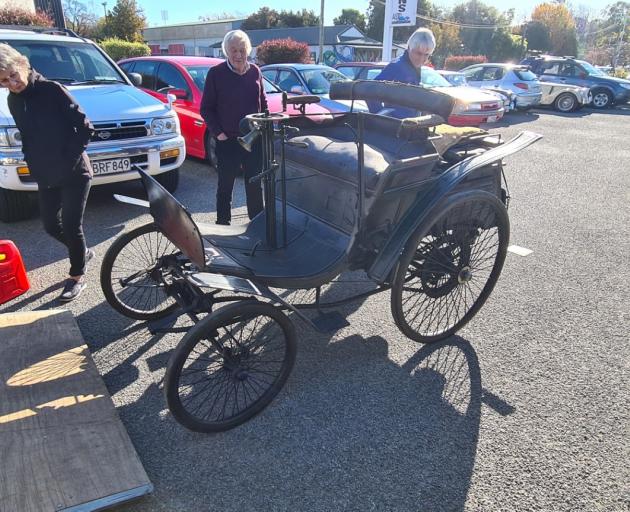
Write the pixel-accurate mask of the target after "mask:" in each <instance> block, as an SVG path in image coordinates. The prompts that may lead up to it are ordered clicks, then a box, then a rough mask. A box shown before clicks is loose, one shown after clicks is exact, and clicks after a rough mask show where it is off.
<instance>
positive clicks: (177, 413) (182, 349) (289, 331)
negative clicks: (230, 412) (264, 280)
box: [164, 300, 297, 433]
mask: <svg viewBox="0 0 630 512" xmlns="http://www.w3.org/2000/svg"><path fill="white" fill-rule="evenodd" d="M247 314H252V315H253V316H254V317H255V316H259V315H265V316H269V317H271V318H273V319H274V320H275V321H276V322H278V324H279V325H280V327H281V328H282V330H283V331H284V334H285V340H286V345H285V346H286V358H285V360H284V361H283V364H282V367H281V375H280V377H279V378H278V380H276V381H275V382H274V383H273V385H272V386H271V387H270V388H268V389H267V391H265V393H264V394H263V395H262V396H261V397H260V398H259V399H258V400H257V401H256V402H254V403H253V404H252V405H251V406H250V407H248V408H247V409H245V410H244V411H242V412H241V413H240V414H239V415H237V416H235V417H234V418H232V419H230V420H228V421H222V422H212V423H208V422H206V423H204V422H202V421H199V420H197V419H196V418H195V417H193V416H192V415H190V414H189V413H188V412H187V411H186V410H185V408H184V407H183V406H182V404H181V401H180V399H179V394H178V384H179V377H180V374H181V370H182V367H183V365H184V364H185V362H186V359H187V358H188V355H189V354H190V352H191V351H192V350H193V349H194V348H195V346H196V345H197V343H198V342H199V340H201V339H206V338H207V333H208V332H213V331H215V330H216V329H217V328H218V327H219V326H220V325H222V324H225V323H226V322H227V321H229V320H230V319H232V318H235V317H240V316H243V315H247ZM296 339H297V336H296V333H295V327H294V326H293V323H292V322H291V320H290V319H289V318H288V317H287V316H286V315H285V314H284V313H283V312H282V310H281V309H280V308H277V307H275V306H272V305H271V304H268V303H266V302H259V301H257V300H247V301H240V302H235V303H232V304H229V305H227V306H225V307H223V308H221V309H219V310H217V311H215V312H214V313H212V314H210V315H208V316H207V317H205V318H204V319H203V320H201V321H200V322H198V323H196V324H195V325H194V326H193V327H192V328H191V329H190V330H189V331H188V332H187V333H186V335H185V336H184V337H183V338H182V340H181V341H180V342H179V343H178V344H177V346H176V347H175V350H174V351H173V354H172V355H171V358H170V359H169V362H168V365H167V368H166V374H165V375H164V393H165V395H166V402H167V404H168V408H169V410H170V411H171V414H172V415H173V417H174V418H175V420H176V421H177V422H179V423H180V424H182V425H183V426H184V427H186V428H188V429H190V430H193V431H195V432H206V433H207V432H223V431H225V430H229V429H231V428H234V427H236V426H238V425H240V424H242V423H244V422H246V421H247V420H249V419H250V418H252V417H253V416H255V415H256V414H258V413H259V412H261V411H262V410H263V409H264V408H265V407H266V406H267V405H269V403H270V402H271V401H272V400H273V399H274V398H275V397H276V395H277V394H278V393H279V392H280V390H281V389H282V387H283V386H284V384H285V382H286V381H287V379H288V378H289V375H290V374H291V370H292V369H293V365H294V363H295V354H296V351H297V343H296Z"/></svg>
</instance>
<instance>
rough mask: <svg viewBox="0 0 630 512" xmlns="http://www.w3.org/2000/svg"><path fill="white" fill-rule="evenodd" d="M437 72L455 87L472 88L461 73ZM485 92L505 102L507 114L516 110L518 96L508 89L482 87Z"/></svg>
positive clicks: (441, 70)
mask: <svg viewBox="0 0 630 512" xmlns="http://www.w3.org/2000/svg"><path fill="white" fill-rule="evenodd" d="M437 72H438V73H439V74H440V75H442V76H443V77H444V78H446V80H448V82H449V83H450V84H452V85H455V86H458V87H460V86H469V87H471V86H470V84H469V83H468V80H466V75H464V73H462V72H460V71H450V70H446V69H438V70H437ZM482 89H483V90H485V91H488V92H490V93H491V94H494V95H495V96H496V97H497V98H499V99H500V100H501V101H502V102H503V109H504V110H505V113H506V114H507V113H508V112H510V111H511V110H514V108H516V107H515V103H516V95H515V94H514V93H513V92H512V91H509V90H507V89H501V88H500V87H482Z"/></svg>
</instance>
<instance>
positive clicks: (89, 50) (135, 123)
mask: <svg viewBox="0 0 630 512" xmlns="http://www.w3.org/2000/svg"><path fill="white" fill-rule="evenodd" d="M0 42H3V43H8V44H10V45H11V46H13V47H14V48H15V49H17V50H18V51H19V52H21V53H22V54H24V55H26V56H27V57H28V58H29V61H30V62H31V65H32V67H33V68H34V69H35V70H37V71H38V72H39V73H41V74H42V75H43V76H45V77H46V78H48V79H50V80H55V81H57V82H59V83H61V84H63V85H64V86H65V87H67V88H68V90H69V91H70V93H71V94H72V96H73V97H74V98H76V100H77V102H78V103H79V104H80V105H81V107H82V108H83V110H84V111H85V113H86V114H87V116H88V118H89V119H90V121H92V123H93V124H94V128H95V133H94V135H93V137H92V140H91V142H90V144H89V145H88V148H87V153H88V156H89V157H90V160H91V162H92V167H93V169H94V180H93V184H94V185H102V184H105V183H117V182H121V181H127V180H134V179H137V178H138V177H139V176H138V173H137V172H134V171H132V170H131V165H132V164H136V165H138V166H140V167H141V168H143V169H144V170H145V171H147V172H148V173H149V174H152V175H154V176H156V178H157V179H158V180H159V181H160V182H161V183H162V184H163V185H164V186H165V187H166V188H167V189H169V190H171V191H173V190H175V189H176V188H177V184H178V181H179V167H180V165H181V164H182V163H183V161H184V158H185V157H186V149H185V143H184V139H183V137H182V135H181V132H180V127H179V120H178V118H177V114H176V113H175V110H173V109H171V107H170V104H164V103H162V102H161V101H159V100H157V99H155V98H153V97H152V96H150V95H148V94H146V93H145V92H143V91H141V90H140V89H137V88H136V87H134V85H139V77H138V76H131V77H128V76H127V75H125V73H123V72H122V71H121V70H120V68H119V67H118V66H117V65H116V64H115V63H114V62H113V61H112V60H111V59H110V58H109V57H108V56H107V54H106V53H105V52H104V51H103V50H101V49H100V48H99V47H98V46H97V45H96V44H95V43H94V42H92V41H89V40H87V39H83V38H80V37H77V36H75V35H56V34H44V33H40V32H36V31H33V30H29V29H28V27H27V28H26V29H24V30H21V29H20V30H10V29H0ZM132 80H133V82H132ZM7 94H8V91H7V90H6V89H0V221H4V222H12V221H16V220H21V219H24V218H27V217H29V216H30V215H31V214H32V211H33V206H34V201H33V197H32V196H33V194H32V192H34V191H36V190H37V184H36V183H35V181H34V180H33V178H32V176H31V175H30V173H29V169H28V166H27V165H26V163H25V162H24V156H23V154H22V151H21V141H20V133H19V131H18V130H17V128H16V127H15V122H14V121H13V118H12V117H11V114H10V113H9V109H8V107H7V101H6V97H7ZM29 193H30V194H29Z"/></svg>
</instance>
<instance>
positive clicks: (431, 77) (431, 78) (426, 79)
mask: <svg viewBox="0 0 630 512" xmlns="http://www.w3.org/2000/svg"><path fill="white" fill-rule="evenodd" d="M420 81H421V82H422V85H425V86H427V87H453V85H452V84H451V83H449V81H448V80H447V79H446V78H444V77H443V76H442V75H440V74H439V73H438V72H437V71H435V69H433V68H429V67H427V66H422V71H421V73H420Z"/></svg>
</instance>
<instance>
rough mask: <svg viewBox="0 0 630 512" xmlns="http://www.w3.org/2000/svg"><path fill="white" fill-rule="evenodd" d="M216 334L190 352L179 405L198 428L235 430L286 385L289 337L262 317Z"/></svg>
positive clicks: (219, 328)
mask: <svg viewBox="0 0 630 512" xmlns="http://www.w3.org/2000/svg"><path fill="white" fill-rule="evenodd" d="M213 329H214V330H213V332H211V333H208V335H207V337H206V338H205V339H199V340H198V341H197V342H196V343H195V344H194V345H193V346H191V347H190V349H189V351H188V354H187V355H186V357H185V360H184V361H183V366H182V368H181V371H180V373H179V377H178V379H177V400H178V402H179V404H180V405H181V407H182V409H183V410H184V411H185V414H186V415H187V416H188V417H189V418H190V419H191V420H192V421H193V422H195V423H198V424H205V425H208V424H227V423H230V422H232V423H233V425H232V426H235V425H236V424H238V423H240V422H241V421H239V417H245V419H247V418H248V417H249V416H250V414H248V411H250V410H251V409H252V408H254V407H256V405H257V404H259V403H261V402H266V399H267V398H269V397H271V398H272V397H273V396H275V394H276V393H277V391H278V389H279V387H278V384H279V383H280V385H281V384H282V383H283V382H284V380H285V379H286V376H287V360H288V359H290V354H289V349H288V343H287V333H286V332H285V331H284V330H283V328H282V326H281V325H280V324H279V323H278V322H277V321H276V319H274V318H272V317H271V316H268V315H265V314H262V315H260V314H258V313H256V312H251V313H248V314H246V315H245V316H239V317H232V318H230V319H227V320H226V321H225V322H221V323H220V325H215V326H213ZM289 370H290V368H289ZM242 421H244V419H243V420H242ZM228 428H229V427H228Z"/></svg>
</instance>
